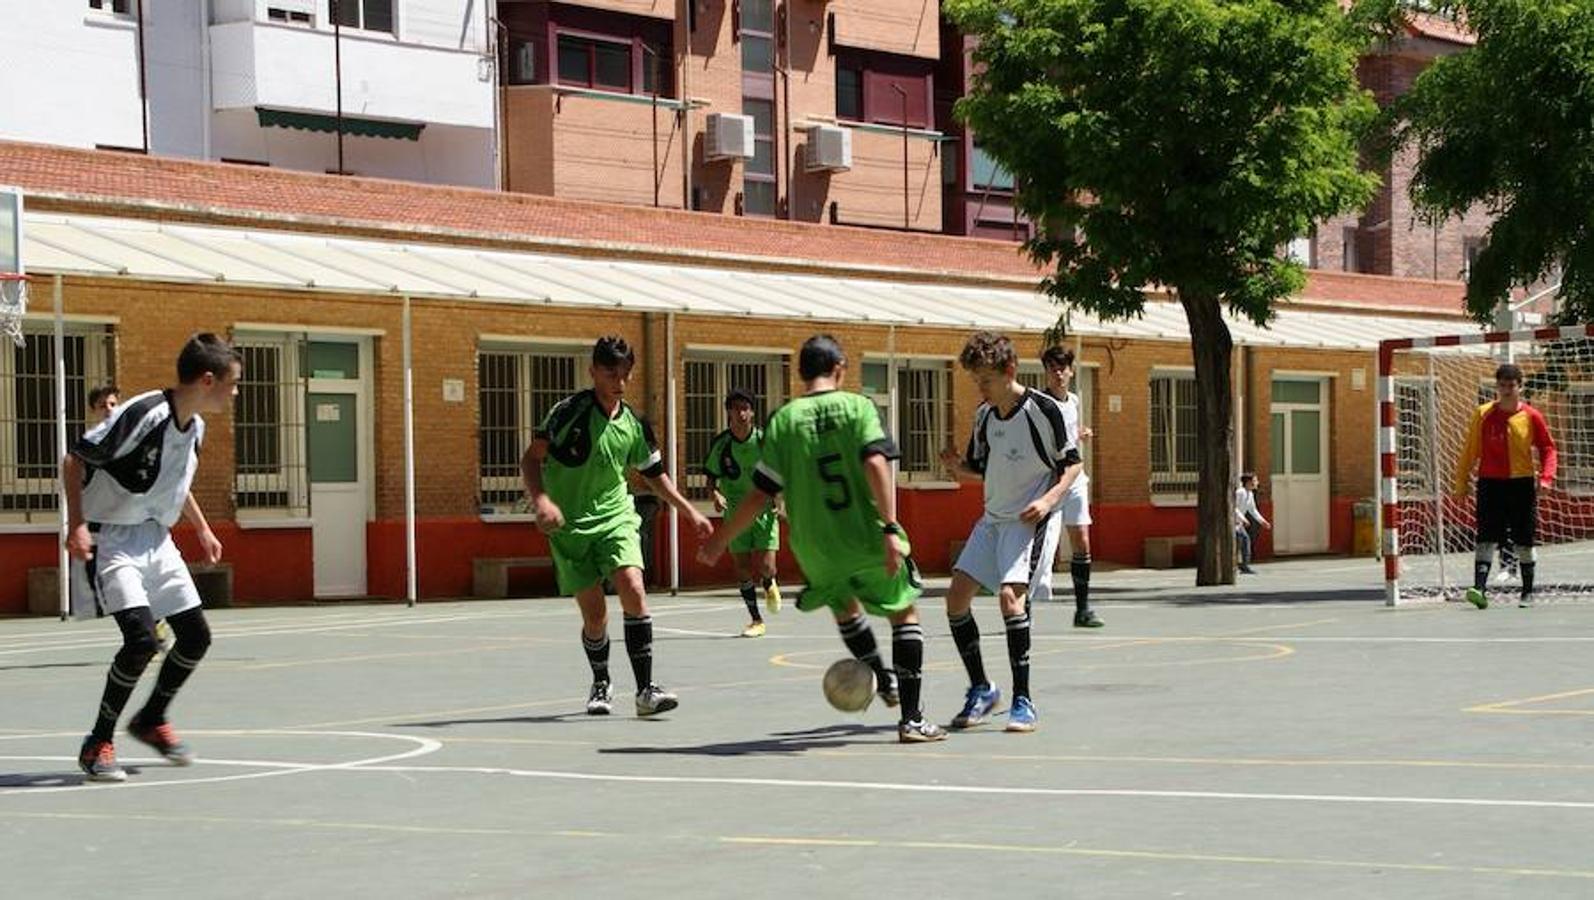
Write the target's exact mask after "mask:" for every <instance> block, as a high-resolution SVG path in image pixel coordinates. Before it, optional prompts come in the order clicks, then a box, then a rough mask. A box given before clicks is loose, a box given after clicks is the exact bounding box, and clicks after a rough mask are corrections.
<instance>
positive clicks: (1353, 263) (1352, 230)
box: [1340, 226, 1362, 272]
mask: <svg viewBox="0 0 1594 900" xmlns="http://www.w3.org/2000/svg"><path fill="white" fill-rule="evenodd" d="M1360 239H1361V229H1359V228H1356V227H1355V226H1349V227H1347V228H1346V229H1345V230H1344V231H1342V232H1341V233H1340V240H1342V241H1343V242H1344V245H1343V246H1342V247H1341V248H1340V255H1341V259H1340V268H1342V269H1344V270H1345V271H1347V272H1360V271H1361V270H1362V269H1361V255H1360V254H1359V253H1358V252H1357V249H1356V246H1357V242H1358V241H1359V240H1360Z"/></svg>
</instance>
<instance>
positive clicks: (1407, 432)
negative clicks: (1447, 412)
mask: <svg viewBox="0 0 1594 900" xmlns="http://www.w3.org/2000/svg"><path fill="white" fill-rule="evenodd" d="M1435 403H1436V398H1435V397H1434V385H1433V382H1432V381H1431V380H1429V379H1427V378H1397V379H1395V485H1396V489H1397V490H1398V491H1399V492H1400V496H1401V497H1402V498H1409V497H1430V496H1433V493H1434V487H1435V485H1437V484H1439V483H1440V482H1439V479H1438V477H1436V470H1437V467H1438V465H1439V463H1438V460H1437V459H1436V458H1435V453H1434V450H1435V443H1434V428H1433V423H1434V415H1435V409H1434V405H1435ZM1441 477H1442V476H1441Z"/></svg>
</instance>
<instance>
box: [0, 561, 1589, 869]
mask: <svg viewBox="0 0 1594 900" xmlns="http://www.w3.org/2000/svg"><path fill="white" fill-rule="evenodd" d="M1191 578H1192V574H1191V572H1190V571H1189V570H1183V571H1174V572H1168V573H1152V572H1146V571H1141V570H1124V571H1120V572H1110V573H1101V574H1099V575H1098V579H1097V580H1098V582H1099V584H1098V587H1099V591H1098V596H1099V598H1100V603H1099V604H1098V606H1099V610H1100V612H1101V615H1102V617H1103V618H1104V619H1105V620H1106V622H1107V627H1106V628H1104V629H1102V630H1099V631H1082V630H1076V629H1074V628H1072V627H1071V615H1070V613H1071V611H1072V609H1071V604H1048V605H1046V606H1043V607H1038V608H1037V609H1036V610H1035V623H1036V624H1035V634H1036V640H1035V647H1034V651H1033V667H1034V674H1033V682H1034V691H1035V698H1036V703H1037V706H1038V707H1039V710H1040V727H1039V730H1038V731H1036V732H1035V733H1034V734H1029V735H1021V734H1007V733H1004V732H1003V731H1002V730H1001V729H1002V724H1003V722H1004V719H1003V718H1002V717H1000V716H998V717H997V718H996V719H995V720H994V722H993V723H992V724H990V725H987V726H984V727H982V728H980V729H978V730H974V731H970V732H963V733H955V734H953V735H952V737H951V738H950V739H949V740H947V741H946V742H944V743H941V744H934V745H923V746H902V745H899V744H898V743H897V742H896V734H895V728H894V721H895V715H894V713H893V712H891V711H888V710H885V709H883V708H882V707H880V706H879V705H878V704H876V705H875V706H874V707H872V708H871V709H870V710H868V711H867V712H865V713H863V714H861V715H856V716H848V715H844V714H841V713H837V712H834V711H832V710H831V709H830V708H829V707H828V706H826V705H825V703H824V701H823V698H822V697H821V695H820V690H819V681H820V675H821V673H822V671H823V668H824V667H825V666H826V665H828V664H829V663H830V662H831V661H832V660H834V659H837V658H839V657H840V656H842V655H843V653H844V651H843V649H842V647H841V643H840V641H839V639H838V638H837V637H836V634H835V629H834V626H833V625H832V623H831V622H830V621H829V619H828V617H827V616H826V615H824V614H823V613H819V614H809V615H804V614H799V613H796V612H795V611H792V609H791V603H790V599H791V595H792V594H794V593H795V592H794V591H792V590H788V603H787V611H786V612H783V613H782V614H780V615H778V616H773V617H770V627H769V635H768V636H767V637H765V638H762V639H756V640H747V639H740V638H737V637H735V636H734V635H735V634H736V633H737V632H738V631H739V630H740V628H741V626H742V625H743V624H744V620H745V612H744V611H743V610H742V608H741V604H740V602H739V600H737V599H736V598H734V597H732V596H730V595H729V594H727V593H724V592H721V593H713V594H693V595H682V596H680V597H673V598H672V597H656V598H655V600H654V621H655V627H656V629H657V635H656V643H655V646H654V658H655V671H656V678H657V680H659V681H660V682H661V683H663V684H665V685H667V686H668V687H670V688H672V689H675V690H677V691H679V693H680V694H681V702H682V705H681V707H680V709H678V710H676V711H674V712H672V713H670V714H668V715H667V716H663V717H660V718H658V719H654V720H644V719H638V718H636V717H635V716H634V715H632V713H631V710H630V698H629V689H630V686H631V677H630V671H629V668H628V665H627V662H626V657H625V652H624V648H623V642H622V641H621V635H620V628H619V624H618V620H619V614H618V611H617V610H616V611H615V612H614V613H613V614H612V620H611V626H610V631H611V637H612V638H613V640H614V655H613V659H612V663H611V665H612V668H613V671H614V674H615V677H616V680H617V687H619V688H620V702H619V704H618V708H617V711H616V712H617V714H616V715H614V716H610V717H608V718H589V717H587V716H586V715H584V714H583V712H582V707H583V702H584V699H585V692H586V687H587V682H588V672H587V669H586V663H585V660H584V657H583V655H582V650H581V645H580V641H579V637H578V633H577V632H578V628H579V620H578V617H577V615H576V612H575V609H574V606H573V604H572V603H570V602H569V601H568V600H551V599H539V600H511V601H502V602H471V603H435V604H424V605H422V606H420V607H418V608H416V609H405V608H403V607H400V606H379V605H344V606H318V607H290V608H273V609H252V610H218V611H215V612H213V613H212V614H211V621H212V625H213V628H214V631H215V643H214V645H213V646H212V648H211V652H210V656H209V657H208V658H207V659H206V660H205V663H204V664H203V666H202V667H201V668H200V670H199V671H198V672H197V673H196V675H195V676H194V678H193V679H192V680H191V681H190V682H189V686H188V688H187V689H186V690H185V692H184V693H183V694H182V695H181V696H180V697H179V698H178V700H177V703H176V704H175V706H174V707H173V710H172V720H173V723H174V724H175V725H176V726H177V728H178V729H179V730H180V731H181V732H182V733H183V735H184V737H185V738H186V739H187V740H188V741H189V742H190V743H191V744H192V745H193V747H194V749H195V750H196V751H197V752H198V754H199V756H200V759H199V762H198V763H196V764H195V765H194V766H192V767H190V768H174V767H171V766H169V765H167V764H166V763H165V762H163V761H160V760H156V759H152V758H151V754H150V753H149V752H148V751H147V750H146V748H144V747H142V746H141V745H138V744H136V743H134V742H133V741H132V740H131V739H128V738H125V737H122V736H120V735H119V738H118V748H119V750H120V752H121V756H122V759H123V762H124V764H126V765H128V766H129V768H130V769H133V770H135V771H133V772H132V774H131V777H130V778H129V780H128V781H127V782H126V783H125V784H121V785H97V784H83V783H81V779H80V777H79V775H78V774H77V769H76V766H75V762H74V759H75V754H76V751H77V747H78V742H79V740H80V739H81V737H82V735H83V733H84V732H85V731H86V730H87V728H88V726H89V724H90V722H91V720H92V716H93V713H94V709H95V706H96V703H97V700H98V695H99V691H100V688H101V685H102V683H103V680H104V675H105V669H106V666H107V663H108V661H109V659H110V657H111V655H112V654H113V653H114V651H115V648H116V646H117V644H118V640H117V637H116V630H115V628H114V626H113V625H112V624H111V623H110V622H108V621H101V622H86V623H72V624H62V623H59V622H55V621H52V620H37V619H33V620H23V619H12V620H5V621H0V696H3V697H4V704H3V707H0V708H3V710H4V716H3V720H0V872H3V873H4V875H3V884H4V888H3V889H0V895H3V896H7V897H79V896H87V895H89V894H99V893H104V892H111V893H112V894H113V895H115V896H118V897H122V898H129V897H163V898H170V897H174V896H180V897H181V896H186V897H221V896H227V897H294V898H302V897H321V896H337V897H385V898H393V897H456V896H463V897H526V896H547V897H575V896H601V897H691V898H699V897H804V898H812V897H855V896H861V895H864V894H866V893H867V894H870V895H874V896H880V897H925V896H931V897H950V896H1003V897H1011V896H1017V897H1065V896H1066V897H1125V898H1141V897H1164V896H1165V897H1214V898H1235V897H1258V898H1277V897H1283V896H1290V895H1293V896H1296V897H1302V898H1306V897H1310V898H1319V897H1357V898H1365V897H1403V898H1404V897H1435V898H1440V897H1443V898H1455V897H1475V896H1476V897H1483V896H1488V897H1501V896H1507V897H1529V896H1531V897H1589V896H1594V667H1591V666H1590V665H1589V661H1590V659H1591V658H1594V604H1589V603H1564V604H1555V603H1551V604H1546V605H1543V606H1541V607H1539V608H1534V609H1518V608H1516V607H1515V606H1514V605H1506V604H1504V603H1501V604H1497V605H1496V606H1495V607H1493V608H1491V609H1489V610H1486V611H1482V612H1480V611H1478V610H1474V609H1472V608H1471V607H1470V606H1466V605H1464V604H1448V605H1442V606H1426V607H1419V608H1412V609H1397V610H1391V609H1388V608H1386V607H1384V606H1383V604H1382V601H1381V594H1380V592H1379V590H1378V588H1379V581H1378V579H1379V569H1378V566H1377V564H1376V563H1372V562H1368V561H1356V560H1321V561H1302V562H1292V563H1277V564H1270V565H1265V566H1263V567H1262V568H1261V574H1259V575H1257V576H1255V577H1251V578H1246V579H1245V580H1244V581H1242V582H1241V585H1240V586H1238V587H1237V588H1234V589H1224V590H1212V591H1195V590H1192V589H1190V588H1188V587H1185V585H1187V584H1188V583H1189V582H1190V580H1191ZM1065 580H1066V577H1064V578H1061V579H1060V582H1062V581H1065ZM940 584H941V585H942V586H944V582H942V583H940ZM1060 586H1061V585H1060ZM976 610H977V613H978V615H979V620H980V625H981V628H982V629H983V631H984V634H985V639H984V643H983V646H984V652H985V660H986V664H987V669H988V670H989V671H990V673H991V674H992V675H993V677H996V678H997V680H998V683H999V685H1000V686H1002V687H1003V689H1004V691H1005V690H1006V687H1007V684H1008V680H1009V679H1008V675H1007V653H1006V648H1005V644H1004V643H1003V638H1002V632H1001V619H1000V616H999V615H998V614H997V612H996V610H995V608H994V604H993V603H991V602H990V601H989V600H983V601H981V602H980V604H979V605H977V607H976ZM922 612H923V614H924V621H925V623H926V626H927V631H928V633H929V643H928V645H927V651H926V655H927V662H928V670H927V672H926V676H925V678H926V680H925V684H926V690H927V697H928V704H927V706H928V710H929V712H930V714H931V715H932V717H934V718H936V719H938V720H940V721H943V722H945V721H946V720H948V719H950V718H951V716H952V715H953V714H954V713H955V712H957V709H958V707H959V705H960V702H961V698H962V693H963V689H964V688H965V687H966V684H965V677H964V674H963V671H962V665H961V663H960V662H959V659H958V656H957V652H956V649H955V648H954V646H953V644H952V641H951V638H950V637H949V635H948V633H947V625H946V619H945V615H944V611H943V608H942V605H941V601H940V591H939V590H935V589H933V590H932V591H931V593H930V595H929V596H928V597H927V598H926V600H925V602H924V605H923V607H922ZM889 633H890V632H889V626H887V625H886V624H885V623H883V622H877V623H876V634H877V636H878V637H879V638H880V641H881V643H882V645H883V646H886V647H888V646H889ZM151 683H153V670H152V671H151V672H149V673H147V674H146V676H145V680H144V683H143V684H142V685H141V686H140V690H139V693H138V694H136V695H135V699H134V704H133V705H134V706H136V704H137V703H138V702H141V700H142V697H143V694H144V692H145V691H147V690H148V688H149V685H150V684H151ZM1004 705H1005V701H1004Z"/></svg>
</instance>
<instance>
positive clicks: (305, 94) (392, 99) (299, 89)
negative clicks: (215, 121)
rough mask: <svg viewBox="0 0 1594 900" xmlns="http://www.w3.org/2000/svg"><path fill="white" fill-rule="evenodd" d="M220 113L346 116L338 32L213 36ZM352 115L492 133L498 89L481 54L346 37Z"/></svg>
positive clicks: (245, 26)
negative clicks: (339, 85)
mask: <svg viewBox="0 0 1594 900" xmlns="http://www.w3.org/2000/svg"><path fill="white" fill-rule="evenodd" d="M210 47H211V50H210V52H211V64H212V68H211V70H212V86H213V99H214V103H215V107H216V109H218V110H226V109H243V108H265V109H271V110H289V111H296V112H308V113H317V114H325V115H332V114H333V113H335V112H336V110H337V92H336V85H335V82H334V76H333V72H334V69H333V34H332V31H331V29H330V28H312V27H307V26H303V25H285V24H278V23H274V22H259V21H237V22H226V23H223V24H219V25H212V26H211V27H210ZM341 53H342V68H343V113H344V115H346V116H352V117H362V118H370V119H374V120H379V121H393V122H412V123H419V124H436V125H453V126H459V127H465V128H487V129H490V128H492V127H493V84H492V78H491V73H490V70H489V69H488V68H487V64H486V63H485V62H484V60H483V58H482V56H481V55H480V53H478V52H476V51H474V50H470V49H465V50H456V49H450V48H446V47H437V46H428V45H422V44H412V43H403V42H400V41H398V40H396V39H394V38H393V36H391V35H387V34H373V33H370V32H363V31H360V30H357V29H348V28H346V29H344V30H343V36H342V39H341Z"/></svg>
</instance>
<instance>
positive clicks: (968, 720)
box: [952, 684, 1002, 728]
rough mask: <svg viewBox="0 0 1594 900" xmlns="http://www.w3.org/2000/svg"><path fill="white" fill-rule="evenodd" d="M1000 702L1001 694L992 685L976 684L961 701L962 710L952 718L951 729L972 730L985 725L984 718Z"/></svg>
mask: <svg viewBox="0 0 1594 900" xmlns="http://www.w3.org/2000/svg"><path fill="white" fill-rule="evenodd" d="M1001 700H1002V692H1001V690H1000V689H998V688H997V687H996V685H994V684H976V685H974V686H972V687H970V688H969V692H968V694H966V695H965V697H964V700H963V710H962V711H961V712H959V713H958V714H957V715H955V716H953V717H952V727H953V728H973V727H974V726H976V725H983V724H985V717H986V716H988V715H990V714H991V710H993V709H995V708H996V704H998V703H1000V702H1001Z"/></svg>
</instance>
